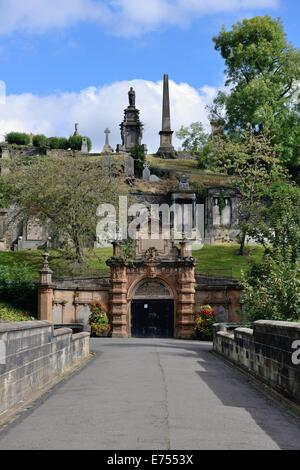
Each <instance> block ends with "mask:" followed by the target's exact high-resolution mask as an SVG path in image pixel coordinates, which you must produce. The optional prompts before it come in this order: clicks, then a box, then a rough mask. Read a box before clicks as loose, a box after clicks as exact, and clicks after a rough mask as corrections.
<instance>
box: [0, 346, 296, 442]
mask: <svg viewBox="0 0 300 470" xmlns="http://www.w3.org/2000/svg"><path fill="white" fill-rule="evenodd" d="M92 349H93V350H94V351H95V352H97V355H96V357H95V359H93V360H92V361H91V362H90V363H89V364H88V365H87V366H86V367H85V368H83V369H82V370H81V371H80V372H79V373H78V374H77V375H74V376H73V377H71V378H70V379H69V380H67V381H65V382H63V383H61V384H60V385H58V386H56V387H55V388H54V389H53V390H52V391H51V392H50V393H49V394H47V395H46V396H45V397H44V398H43V399H41V400H40V401H39V402H37V403H36V404H35V405H34V407H33V408H32V409H31V410H29V411H28V412H25V413H23V414H22V415H21V416H20V417H19V418H18V419H17V420H16V421H15V422H14V423H13V424H12V425H10V426H9V427H6V428H4V429H2V430H1V432H0V449H26V450H27V449H50V450H53V449H104V450H140V449H143V450H148V449H149V450H161V449H163V450H191V449H192V450H193V449H197V450H198V449H205V450H206V449H225V450H230V449H234V450H240V449H253V450H254V449H266V450H267V449H300V420H298V419H297V418H293V417H292V416H290V415H289V414H287V413H286V412H285V411H283V410H282V408H281V407H279V406H278V405H276V404H274V403H273V402H272V401H269V400H268V399H267V398H266V396H265V395H263V394H261V393H260V391H257V390H256V389H254V388H253V387H252V385H251V384H249V383H248V380H247V378H246V377H245V376H244V375H242V374H240V373H239V372H237V371H235V370H234V369H232V368H230V367H228V366H227V365H225V364H224V363H223V362H222V361H221V360H220V359H218V358H216V357H214V356H213V355H212V354H211V353H210V352H209V351H210V349H211V345H210V344H208V343H198V342H188V341H175V340H111V339H103V340H102V339H100V340H92Z"/></svg>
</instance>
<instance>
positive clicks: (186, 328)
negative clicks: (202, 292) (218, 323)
mask: <svg viewBox="0 0 300 470" xmlns="http://www.w3.org/2000/svg"><path fill="white" fill-rule="evenodd" d="M195 266H196V263H195V261H194V260H193V259H189V260H184V261H182V263H181V264H180V265H179V267H178V305H177V328H176V337H177V338H178V339H191V338H192V337H193V336H194V325H195V303H196V301H195V294H196V290H195V283H196V279H195Z"/></svg>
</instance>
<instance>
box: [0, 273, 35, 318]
mask: <svg viewBox="0 0 300 470" xmlns="http://www.w3.org/2000/svg"><path fill="white" fill-rule="evenodd" d="M0 298H1V300H3V301H5V302H7V303H9V304H10V305H12V306H14V307H20V308H22V309H24V310H28V311H30V312H33V313H36V303H37V292H36V286H35V283H34V282H33V280H32V273H31V271H30V269H29V268H28V267H27V265H25V264H23V265H19V264H18V265H17V264H15V265H13V266H0Z"/></svg>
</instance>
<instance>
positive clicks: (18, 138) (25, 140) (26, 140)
mask: <svg viewBox="0 0 300 470" xmlns="http://www.w3.org/2000/svg"><path fill="white" fill-rule="evenodd" d="M6 142H7V143H8V144H16V145H29V144H30V135H29V134H25V133H23V132H10V133H9V134H7V135H6Z"/></svg>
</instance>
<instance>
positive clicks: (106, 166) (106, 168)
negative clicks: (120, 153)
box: [102, 155, 112, 176]
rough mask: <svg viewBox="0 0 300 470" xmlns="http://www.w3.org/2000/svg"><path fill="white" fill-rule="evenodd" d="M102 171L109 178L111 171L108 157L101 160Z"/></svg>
mask: <svg viewBox="0 0 300 470" xmlns="http://www.w3.org/2000/svg"><path fill="white" fill-rule="evenodd" d="M102 166H103V170H104V171H105V172H107V173H108V174H109V176H111V170H112V158H111V156H110V155H105V156H104V158H103V163H102Z"/></svg>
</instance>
